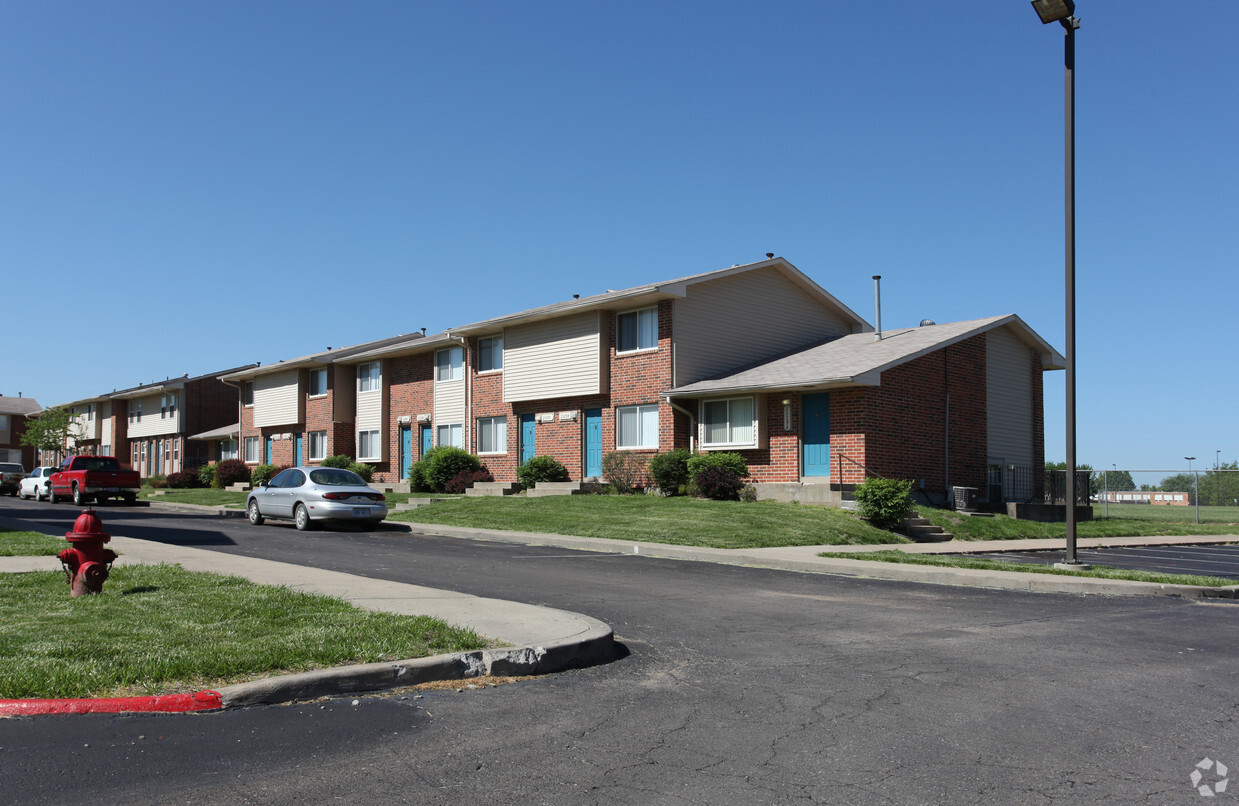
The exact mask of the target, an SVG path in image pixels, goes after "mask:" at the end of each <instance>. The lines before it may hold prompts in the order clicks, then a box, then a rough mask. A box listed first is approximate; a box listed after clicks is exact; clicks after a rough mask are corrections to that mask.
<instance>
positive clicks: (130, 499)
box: [125, 493, 138, 507]
mask: <svg viewBox="0 0 1239 806" xmlns="http://www.w3.org/2000/svg"><path fill="white" fill-rule="evenodd" d="M136 503H138V497H137V496H136V495H134V494H133V493H126V494H125V506H127V507H131V506H133V505H134V504H136Z"/></svg>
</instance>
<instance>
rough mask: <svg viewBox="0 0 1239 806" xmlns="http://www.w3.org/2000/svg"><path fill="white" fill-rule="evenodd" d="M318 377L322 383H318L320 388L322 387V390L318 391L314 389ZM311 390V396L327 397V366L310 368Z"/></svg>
mask: <svg viewBox="0 0 1239 806" xmlns="http://www.w3.org/2000/svg"><path fill="white" fill-rule="evenodd" d="M316 378H317V379H319V380H321V384H318V386H319V389H320V391H318V392H315V391H314V387H315V385H316V384H315V379H316ZM309 392H310V397H326V396H327V368H326V367H322V368H321V369H312V370H310V380H309Z"/></svg>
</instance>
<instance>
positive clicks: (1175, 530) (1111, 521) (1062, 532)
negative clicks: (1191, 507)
mask: <svg viewBox="0 0 1239 806" xmlns="http://www.w3.org/2000/svg"><path fill="white" fill-rule="evenodd" d="M1099 509H1100V508H1099V507H1096V506H1095V507H1093V514H1094V516H1097V515H1098V514H1099ZM1141 509H1144V510H1148V509H1171V507H1143V508H1141ZM1179 509H1182V507H1179ZM919 512H920V514H921V516H922V517H924V518H928V519H929V520H930V521H931V522H932V523H933V524H934V525H936V526H941V527H942V528H943V529H945V530H946V531H948V532H950V533H951V534H953V535H955V537H956V538H957V539H959V540H1023V539H1025V538H1055V539H1059V540H1065V539H1066V537H1067V527H1066V525H1065V524H1062V523H1036V522H1034V521H1024V520H1016V519H1015V518H1008V517H1007V516H1006V515H994V516H993V517H983V518H979V517H974V516H971V515H965V514H962V513H959V512H954V511H952V510H949V509H933V508H931V507H920V508H919ZM1113 515H1114V506H1113V505H1111V517H1109V518H1096V517H1095V519H1094V520H1091V521H1078V522H1077V523H1076V537H1135V536H1160V535H1165V536H1172V535H1232V534H1233V535H1239V524H1235V523H1201V524H1196V523H1194V522H1183V521H1174V520H1162V519H1158V518H1147V519H1146V518H1116V517H1114V516H1113Z"/></svg>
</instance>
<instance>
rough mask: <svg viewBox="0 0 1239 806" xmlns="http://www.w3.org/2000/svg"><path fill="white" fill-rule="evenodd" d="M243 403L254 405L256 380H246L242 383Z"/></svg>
mask: <svg viewBox="0 0 1239 806" xmlns="http://www.w3.org/2000/svg"><path fill="white" fill-rule="evenodd" d="M241 405H242V406H252V405H254V382H253V381H244V382H242V383H241Z"/></svg>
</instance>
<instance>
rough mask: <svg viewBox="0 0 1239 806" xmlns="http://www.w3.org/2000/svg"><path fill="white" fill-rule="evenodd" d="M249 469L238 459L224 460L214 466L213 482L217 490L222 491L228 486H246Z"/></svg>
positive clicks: (248, 478)
mask: <svg viewBox="0 0 1239 806" xmlns="http://www.w3.org/2000/svg"><path fill="white" fill-rule="evenodd" d="M249 480H250V469H249V468H248V467H246V466H245V462H242V461H241V460H240V459H225V460H224V461H222V462H220V463H219V464H217V465H216V466H215V482H214V484H212V486H213V487H216V488H217V489H221V490H222V489H223V488H225V487H227V486H228V485H230V484H248V483H249Z"/></svg>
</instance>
